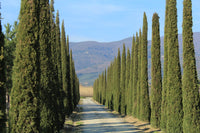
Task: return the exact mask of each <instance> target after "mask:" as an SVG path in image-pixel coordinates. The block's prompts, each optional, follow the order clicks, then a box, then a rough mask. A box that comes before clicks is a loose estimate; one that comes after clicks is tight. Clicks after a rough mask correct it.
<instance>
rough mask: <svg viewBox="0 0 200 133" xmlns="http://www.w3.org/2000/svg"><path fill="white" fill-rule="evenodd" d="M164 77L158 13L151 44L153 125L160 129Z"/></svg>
mask: <svg viewBox="0 0 200 133" xmlns="http://www.w3.org/2000/svg"><path fill="white" fill-rule="evenodd" d="M161 93H162V77H161V61H160V24H159V16H158V14H157V13H154V14H153V19H152V44H151V125H152V126H153V127H156V128H158V127H160V118H161V99H162V95H161Z"/></svg>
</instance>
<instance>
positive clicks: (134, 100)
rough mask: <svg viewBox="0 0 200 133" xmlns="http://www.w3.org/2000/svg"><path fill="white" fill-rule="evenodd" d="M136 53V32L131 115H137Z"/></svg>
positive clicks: (137, 50)
mask: <svg viewBox="0 0 200 133" xmlns="http://www.w3.org/2000/svg"><path fill="white" fill-rule="evenodd" d="M138 55H139V37H138V33H136V42H135V46H134V58H133V85H132V89H133V99H132V100H133V105H132V106H133V109H132V114H133V117H137V96H138V95H137V82H138Z"/></svg>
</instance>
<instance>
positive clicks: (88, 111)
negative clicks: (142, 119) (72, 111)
mask: <svg viewBox="0 0 200 133" xmlns="http://www.w3.org/2000/svg"><path fill="white" fill-rule="evenodd" d="M79 106H80V108H81V110H82V111H81V117H82V118H81V119H82V122H83V125H82V126H81V132H83V133H109V132H114V133H125V132H126V133H127V132H131V133H135V132H138V131H136V130H135V129H134V126H133V125H131V124H129V123H128V122H125V121H124V119H123V118H120V117H118V116H117V115H115V114H112V113H110V112H109V111H108V110H107V109H106V108H105V107H104V106H102V105H98V104H97V103H95V102H94V101H93V100H92V98H84V99H83V101H82V105H79Z"/></svg>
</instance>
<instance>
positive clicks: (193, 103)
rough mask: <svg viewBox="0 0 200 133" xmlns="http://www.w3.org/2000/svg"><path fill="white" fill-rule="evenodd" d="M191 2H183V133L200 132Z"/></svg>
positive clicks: (199, 108) (188, 0)
mask: <svg viewBox="0 0 200 133" xmlns="http://www.w3.org/2000/svg"><path fill="white" fill-rule="evenodd" d="M192 25H193V22H192V1H191V0H184V1H183V25H182V27H183V112H184V116H183V132H185V133H189V132H191V133H198V132H200V98H199V88H198V86H197V82H198V81H197V70H196V60H195V52H194V43H193V32H192Z"/></svg>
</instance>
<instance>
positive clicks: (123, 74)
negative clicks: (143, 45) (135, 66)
mask: <svg viewBox="0 0 200 133" xmlns="http://www.w3.org/2000/svg"><path fill="white" fill-rule="evenodd" d="M125 81H126V48H125V44H123V52H122V58H121V76H120V94H121V110H120V111H121V112H120V113H121V114H123V115H125V114H126V110H125V97H126V96H125Z"/></svg>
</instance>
